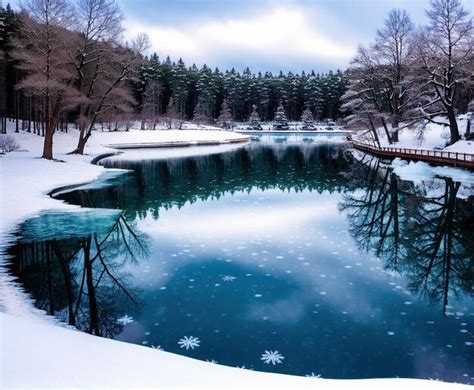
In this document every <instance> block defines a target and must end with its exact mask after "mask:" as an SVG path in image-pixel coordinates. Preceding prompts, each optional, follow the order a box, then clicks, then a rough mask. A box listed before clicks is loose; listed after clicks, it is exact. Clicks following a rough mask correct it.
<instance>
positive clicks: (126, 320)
mask: <svg viewBox="0 0 474 390" xmlns="http://www.w3.org/2000/svg"><path fill="white" fill-rule="evenodd" d="M117 322H118V323H119V324H120V325H124V326H125V325H128V324H131V323H132V322H133V317H130V316H128V315H126V314H125V315H124V316H122V317H120V318H118V319H117Z"/></svg>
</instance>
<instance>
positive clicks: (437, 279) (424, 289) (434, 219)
mask: <svg viewBox="0 0 474 390" xmlns="http://www.w3.org/2000/svg"><path fill="white" fill-rule="evenodd" d="M351 177H352V182H353V183H352V184H353V185H355V186H357V187H358V188H359V187H360V188H363V189H364V191H355V192H350V193H346V194H345V195H344V197H343V201H342V202H341V203H340V206H339V208H340V210H342V211H343V212H345V214H346V215H347V217H348V218H349V222H350V231H351V234H352V236H353V237H354V240H355V241H356V242H357V243H358V246H359V248H360V249H362V250H365V251H369V250H373V251H374V252H375V254H376V255H377V257H379V258H381V259H383V262H384V267H385V268H386V269H388V270H392V271H394V272H401V273H402V274H403V275H404V276H406V277H407V279H408V281H409V284H408V289H409V290H410V291H411V292H412V293H415V294H419V295H421V296H422V297H423V298H426V299H427V300H429V301H431V302H433V303H438V302H441V303H442V308H443V309H442V310H443V312H444V313H445V314H446V313H447V312H448V311H449V310H448V309H449V298H450V296H454V297H456V298H458V299H459V298H460V297H462V298H468V297H473V296H474V255H473V254H474V244H473V240H472V232H473V229H474V208H473V202H472V198H470V199H463V198H459V197H458V196H457V195H458V190H459V187H460V185H461V184H460V183H458V182H454V181H453V180H452V179H450V178H436V179H434V180H431V181H430V182H429V184H428V185H424V186H421V188H420V186H415V185H414V184H413V183H412V182H404V181H401V180H400V179H399V178H398V177H397V176H396V175H395V174H394V173H393V172H392V171H391V169H389V168H387V166H383V165H381V162H380V160H378V159H376V158H373V157H370V156H365V157H364V159H363V160H362V162H359V163H356V167H355V168H354V170H353V175H352V176H351ZM451 314H452V313H451Z"/></svg>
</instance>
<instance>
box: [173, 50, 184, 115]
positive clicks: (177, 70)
mask: <svg viewBox="0 0 474 390" xmlns="http://www.w3.org/2000/svg"><path fill="white" fill-rule="evenodd" d="M186 76H187V69H186V66H185V65H184V62H183V60H182V59H181V58H180V59H179V60H178V63H177V64H176V65H174V66H173V69H172V76H171V77H172V78H171V83H170V84H171V85H170V86H171V89H172V95H173V102H174V104H175V106H176V108H177V110H178V113H179V114H180V116H184V113H185V112H186V98H187V96H188V83H187V80H186V78H187V77H186Z"/></svg>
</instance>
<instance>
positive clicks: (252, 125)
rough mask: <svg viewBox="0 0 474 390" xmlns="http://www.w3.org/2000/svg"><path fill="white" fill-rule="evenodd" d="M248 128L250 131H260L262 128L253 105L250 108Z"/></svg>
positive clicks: (255, 107)
mask: <svg viewBox="0 0 474 390" xmlns="http://www.w3.org/2000/svg"><path fill="white" fill-rule="evenodd" d="M248 127H249V129H251V130H262V126H261V125H260V115H258V112H257V106H256V105H255V104H254V105H253V106H252V112H251V113H250V117H249V126H248Z"/></svg>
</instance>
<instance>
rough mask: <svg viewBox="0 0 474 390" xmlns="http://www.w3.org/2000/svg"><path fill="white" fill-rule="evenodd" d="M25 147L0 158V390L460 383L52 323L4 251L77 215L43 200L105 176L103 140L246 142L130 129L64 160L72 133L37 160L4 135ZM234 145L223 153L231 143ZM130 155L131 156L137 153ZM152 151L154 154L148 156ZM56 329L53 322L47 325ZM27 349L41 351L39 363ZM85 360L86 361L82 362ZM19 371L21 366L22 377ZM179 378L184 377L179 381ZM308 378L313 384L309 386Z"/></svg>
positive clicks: (29, 144) (25, 136)
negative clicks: (265, 368) (384, 375)
mask: <svg viewBox="0 0 474 390" xmlns="http://www.w3.org/2000/svg"><path fill="white" fill-rule="evenodd" d="M9 133H10V134H11V135H13V136H14V137H15V138H16V139H17V140H18V142H19V143H20V144H21V146H22V149H23V150H25V151H17V152H12V153H9V154H8V155H5V156H2V157H0V175H1V183H2V190H1V193H0V195H1V196H0V213H1V215H2V218H1V220H0V239H1V244H0V338H1V343H0V344H1V348H0V350H1V352H2V353H1V357H0V378H1V382H0V387H2V388H15V387H47V388H52V387H61V388H63V387H95V388H97V387H117V386H120V387H135V388H136V387H157V386H159V387H160V388H172V387H174V388H175V387H181V388H182V387H200V388H210V387H215V388H264V387H270V386H272V387H284V388H314V387H315V386H318V387H321V386H322V387H323V388H328V389H332V388H340V387H341V386H350V387H351V388H355V389H358V388H360V389H369V388H374V389H375V388H379V387H380V386H387V387H388V388H395V387H397V388H398V387H399V386H400V385H402V386H403V385H404V384H407V385H410V386H417V388H430V389H432V388H454V387H460V386H463V385H457V384H451V383H444V382H437V381H426V380H414V379H370V380H356V381H347V380H326V379H314V378H305V377H296V376H288V375H281V374H271V373H262V372H254V371H249V370H242V369H237V368H231V367H225V366H219V365H216V364H212V363H208V362H203V361H198V360H195V359H190V358H187V357H184V356H180V355H176V354H172V353H168V352H163V351H157V350H154V349H151V348H148V347H144V346H138V345H134V344H128V343H123V342H119V341H115V340H109V339H103V338H99V337H95V336H91V335H88V334H86V333H82V332H79V331H77V330H75V329H71V328H70V327H68V326H67V325H65V324H63V323H60V322H59V321H57V320H56V319H55V318H53V317H50V316H48V315H46V314H45V313H44V312H42V311H40V310H38V309H36V308H35V307H34V304H33V302H32V300H31V298H30V297H29V296H28V294H26V293H25V292H24V291H23V290H22V289H21V288H20V287H19V286H18V285H17V284H16V282H15V280H14V278H13V277H12V276H11V275H10V274H9V273H8V271H7V270H6V267H5V263H6V261H7V260H8V258H7V256H6V253H5V250H6V248H7V247H8V246H9V245H10V244H11V243H12V242H13V241H14V239H15V232H16V231H17V229H18V227H19V225H20V224H21V223H22V222H23V221H25V220H26V219H28V218H29V217H31V216H34V215H37V214H38V213H39V212H41V211H44V210H59V209H67V210H73V209H78V208H79V207H78V206H74V205H69V204H66V203H64V202H61V201H59V200H57V199H53V198H51V197H50V196H49V195H48V194H50V193H51V192H52V191H54V192H57V191H60V190H61V189H64V188H65V187H68V188H71V187H74V188H76V187H77V186H80V185H81V184H80V183H90V182H92V181H94V180H96V179H98V178H99V177H100V176H101V175H103V174H104V173H105V172H106V171H107V170H106V169H105V168H103V167H101V166H98V165H94V164H91V163H92V162H95V161H97V158H98V156H104V155H105V154H109V155H110V154H111V153H116V151H114V150H111V149H110V140H112V139H113V140H114V141H115V142H117V141H119V143H122V144H126V143H132V141H133V142H134V143H136V142H137V141H140V142H143V143H145V142H150V137H151V138H155V140H152V141H153V142H157V140H156V139H159V141H162V142H188V143H190V144H196V143H199V142H202V143H206V142H207V144H208V145H209V143H211V142H213V145H214V143H220V144H222V146H208V147H206V146H202V147H199V148H203V150H201V151H198V150H193V149H194V148H184V149H182V150H180V151H178V150H176V151H173V152H171V151H170V150H168V149H161V153H163V156H165V157H166V156H167V153H168V154H170V155H172V156H174V157H178V156H179V154H180V153H181V152H182V153H183V154H184V155H186V154H189V153H200V152H201V153H211V152H212V151H210V150H209V149H208V148H211V147H212V148H215V149H213V151H214V152H216V151H218V150H220V149H222V150H223V151H225V150H229V147H231V145H229V143H231V142H246V141H247V140H248V137H247V136H244V135H241V134H237V133H230V132H225V131H155V132H142V131H130V132H126V133H94V136H93V137H92V138H91V141H90V145H88V147H87V149H86V153H87V155H85V156H76V155H68V154H67V152H69V151H70V150H72V148H73V146H74V145H75V142H76V140H77V133H76V132H75V131H72V132H70V133H59V134H57V135H56V137H55V152H56V157H57V158H58V159H60V160H62V161H64V162H57V161H46V160H42V159H40V158H38V156H39V155H40V152H41V146H42V140H43V139H42V138H41V137H38V136H35V135H32V134H29V133H25V132H21V133H18V134H15V133H12V132H9ZM240 145H242V144H234V145H233V146H232V147H240ZM137 152H138V151H137ZM157 152H158V153H159V151H157ZM54 325H56V326H54ZM34 352H38V353H40V354H41V359H38V358H37V357H36V354H35V353H34ZM91 356H93V357H94V362H91V360H90V358H91ZM25 367H27V368H28V370H27V374H25ZM183 373H186V375H183ZM315 381H316V382H315Z"/></svg>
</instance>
